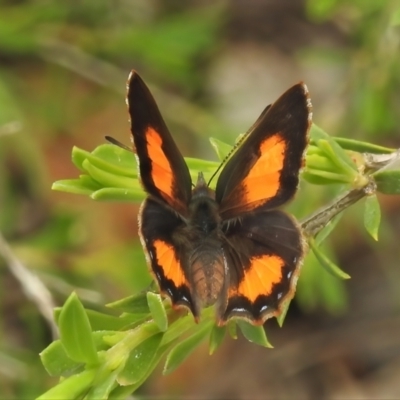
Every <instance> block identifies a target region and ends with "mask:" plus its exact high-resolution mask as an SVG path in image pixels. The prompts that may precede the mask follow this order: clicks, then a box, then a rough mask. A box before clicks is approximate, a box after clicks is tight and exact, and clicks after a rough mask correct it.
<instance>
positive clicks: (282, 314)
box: [276, 299, 291, 328]
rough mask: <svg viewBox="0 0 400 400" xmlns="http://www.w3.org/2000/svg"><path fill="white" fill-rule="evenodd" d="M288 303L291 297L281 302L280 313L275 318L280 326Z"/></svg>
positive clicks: (287, 308)
mask: <svg viewBox="0 0 400 400" xmlns="http://www.w3.org/2000/svg"><path fill="white" fill-rule="evenodd" d="M290 303H291V299H290V300H287V301H285V302H284V303H283V304H282V306H281V307H282V311H281V313H280V314H279V315H278V316H277V317H276V320H277V322H278V325H279V326H280V327H281V328H282V326H283V323H284V321H285V318H286V314H287V312H288V310H289V306H290Z"/></svg>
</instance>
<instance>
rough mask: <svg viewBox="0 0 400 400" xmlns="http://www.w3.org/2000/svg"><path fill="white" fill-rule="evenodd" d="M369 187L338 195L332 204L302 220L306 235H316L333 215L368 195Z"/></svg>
mask: <svg viewBox="0 0 400 400" xmlns="http://www.w3.org/2000/svg"><path fill="white" fill-rule="evenodd" d="M368 187H369V186H368V185H367V186H366V187H365V188H362V189H354V190H351V191H349V192H347V193H346V194H344V195H342V196H340V197H338V198H337V199H336V200H334V201H333V202H332V203H331V204H329V205H327V206H325V207H322V208H321V209H319V210H318V211H316V212H315V213H314V214H312V215H311V216H310V217H308V218H306V219H305V220H303V221H302V222H301V227H302V229H303V233H304V234H305V236H306V237H313V236H315V235H316V234H317V233H318V232H319V231H320V230H322V229H323V228H324V227H325V226H326V225H327V224H328V222H329V221H330V220H331V219H332V218H333V217H335V216H336V215H337V214H339V213H341V212H342V211H343V210H345V209H346V208H347V207H350V206H351V205H352V204H354V203H356V202H357V201H358V200H360V199H362V198H363V197H364V196H366V195H367V194H368V193H369V192H370V189H368Z"/></svg>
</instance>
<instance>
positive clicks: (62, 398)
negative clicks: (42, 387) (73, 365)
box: [36, 369, 97, 400]
mask: <svg viewBox="0 0 400 400" xmlns="http://www.w3.org/2000/svg"><path fill="white" fill-rule="evenodd" d="M96 372H97V371H96V370H94V369H92V370H87V371H83V372H81V373H80V374H78V375H73V376H70V377H69V378H66V379H64V380H63V381H61V382H60V383H59V384H58V385H57V386H54V387H53V388H51V389H50V390H48V391H47V392H46V393H43V394H42V395H41V396H39V397H37V398H36V400H67V399H68V400H74V399H78V398H80V397H79V396H81V395H82V393H84V392H86V391H87V390H88V389H89V387H90V385H91V384H92V383H93V381H94V378H95V376H96Z"/></svg>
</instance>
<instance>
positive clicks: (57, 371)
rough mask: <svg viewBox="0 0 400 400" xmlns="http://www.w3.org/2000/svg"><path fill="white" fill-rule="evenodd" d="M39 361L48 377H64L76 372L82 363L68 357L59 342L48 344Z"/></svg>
mask: <svg viewBox="0 0 400 400" xmlns="http://www.w3.org/2000/svg"><path fill="white" fill-rule="evenodd" d="M40 359H41V361H42V364H43V366H44V368H45V369H46V371H47V373H48V374H49V375H50V376H63V375H64V376H65V375H71V373H73V372H75V373H76V371H77V369H79V368H80V367H82V365H83V364H82V363H80V362H76V361H74V360H71V358H69V357H68V355H67V353H66V351H65V348H64V346H63V345H62V343H61V341H60V340H56V341H54V342H53V343H50V344H49V345H48V346H47V347H46V348H45V349H44V350H43V351H42V352H41V353H40Z"/></svg>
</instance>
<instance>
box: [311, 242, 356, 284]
mask: <svg viewBox="0 0 400 400" xmlns="http://www.w3.org/2000/svg"><path fill="white" fill-rule="evenodd" d="M309 245H310V247H311V249H312V251H313V253H314V255H315V257H316V258H317V260H318V261H319V263H320V264H321V266H322V267H324V268H325V270H326V271H328V272H329V273H331V274H332V275H333V276H336V277H337V278H341V279H350V275H349V274H346V272H344V271H342V270H341V269H340V268H339V267H338V266H337V265H335V264H334V263H333V262H332V261H331V260H330V259H329V258H328V257H327V256H326V255H325V254H323V253H322V252H321V251H320V250H319V248H318V247H317V245H316V244H315V241H314V239H310V240H309Z"/></svg>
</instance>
